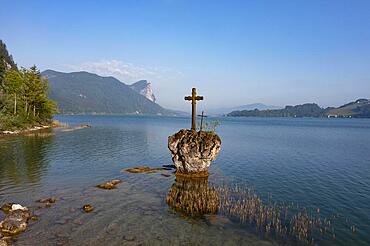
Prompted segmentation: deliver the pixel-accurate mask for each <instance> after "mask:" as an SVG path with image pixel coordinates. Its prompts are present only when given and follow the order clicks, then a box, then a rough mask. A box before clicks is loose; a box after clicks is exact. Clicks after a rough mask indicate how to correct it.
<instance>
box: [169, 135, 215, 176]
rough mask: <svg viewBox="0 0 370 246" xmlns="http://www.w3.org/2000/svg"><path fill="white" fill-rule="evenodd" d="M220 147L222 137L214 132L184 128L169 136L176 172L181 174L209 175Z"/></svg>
mask: <svg viewBox="0 0 370 246" xmlns="http://www.w3.org/2000/svg"><path fill="white" fill-rule="evenodd" d="M220 147H221V139H220V137H219V136H218V135H217V134H215V133H214V132H207V131H200V132H196V131H192V130H187V129H182V130H180V131H179V132H177V133H175V134H174V135H172V136H169V137H168V148H169V149H170V151H171V154H172V160H173V162H174V164H175V166H176V169H177V171H176V174H180V175H181V174H183V175H190V176H207V175H208V168H209V166H210V165H211V162H212V161H213V160H215V159H216V157H217V155H218V152H219V151H220Z"/></svg>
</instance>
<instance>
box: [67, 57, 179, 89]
mask: <svg viewBox="0 0 370 246" xmlns="http://www.w3.org/2000/svg"><path fill="white" fill-rule="evenodd" d="M67 67H68V68H69V69H70V70H73V71H87V72H91V73H96V74H98V75H100V76H113V77H115V78H117V79H119V80H121V81H122V82H128V83H131V82H135V81H138V80H140V79H148V80H160V79H163V78H170V77H176V74H181V73H179V72H176V71H174V70H172V69H169V68H159V67H145V66H140V65H134V64H132V63H129V62H123V61H120V60H101V61H97V62H84V63H81V64H77V65H67ZM174 75H175V76H174Z"/></svg>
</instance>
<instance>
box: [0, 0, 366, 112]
mask: <svg viewBox="0 0 370 246" xmlns="http://www.w3.org/2000/svg"><path fill="white" fill-rule="evenodd" d="M0 22H1V27H0V39H2V40H3V41H5V43H6V44H7V46H8V49H9V51H10V52H11V53H12V54H13V56H14V59H15V60H16V62H17V63H18V65H20V66H26V67H28V66H30V65H32V64H36V65H37V66H39V68H40V69H41V70H44V69H55V70H59V71H77V70H88V71H91V72H95V73H98V74H101V75H113V76H116V77H118V78H119V79H121V80H122V81H124V82H125V83H131V82H134V81H135V80H139V79H148V80H150V81H151V82H152V84H153V87H154V90H155V94H156V96H157V98H158V101H159V103H160V104H161V105H163V106H165V107H169V108H177V109H189V108H190V106H189V105H188V103H187V102H185V101H184V100H183V96H184V95H186V94H189V93H190V91H191V87H193V86H195V87H197V89H198V92H199V93H201V94H202V95H204V97H205V101H204V102H202V103H200V104H199V106H200V107H201V108H205V109H207V108H215V107H227V106H236V105H243V104H249V103H255V102H262V103H265V104H272V105H287V104H299V103H305V102H317V103H318V104H320V105H321V106H331V105H334V106H335V105H341V104H344V103H346V102H348V101H351V100H353V99H356V98H360V97H366V98H369V91H370V1H367V0H365V1H361V0H351V1H342V0H325V1H324V0H323V1H314V0H310V1H300V0H296V1H290V0H289V1H264V0H256V1H247V0H245V1H185V0H162V1H159V0H158V1H154V0H153V1H142V0H136V1H129V0H127V1H118V0H117V1H113V0H112V1H87V0H86V1H36V0H35V1H14V0H12V1H8V0H1V9H0Z"/></svg>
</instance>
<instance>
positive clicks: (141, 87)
mask: <svg viewBox="0 0 370 246" xmlns="http://www.w3.org/2000/svg"><path fill="white" fill-rule="evenodd" d="M130 88H131V89H133V90H134V91H136V92H138V93H139V94H141V95H143V96H144V97H146V98H148V99H149V100H150V101H152V102H155V96H154V93H153V89H152V85H151V83H149V82H148V81H147V80H140V81H138V82H136V83H134V84H132V85H130Z"/></svg>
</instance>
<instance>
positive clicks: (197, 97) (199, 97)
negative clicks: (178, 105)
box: [195, 96, 203, 101]
mask: <svg viewBox="0 0 370 246" xmlns="http://www.w3.org/2000/svg"><path fill="white" fill-rule="evenodd" d="M195 100H198V101H199V100H203V96H196V97H195Z"/></svg>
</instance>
